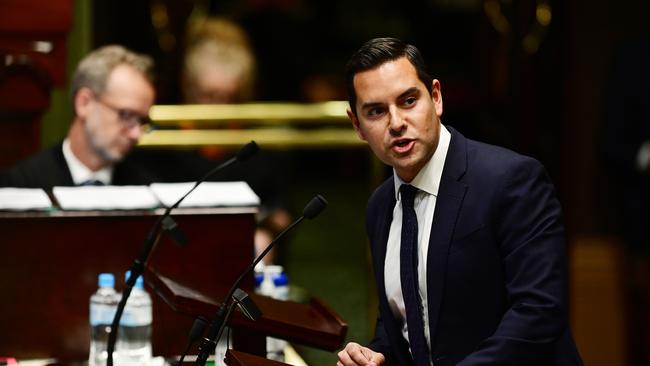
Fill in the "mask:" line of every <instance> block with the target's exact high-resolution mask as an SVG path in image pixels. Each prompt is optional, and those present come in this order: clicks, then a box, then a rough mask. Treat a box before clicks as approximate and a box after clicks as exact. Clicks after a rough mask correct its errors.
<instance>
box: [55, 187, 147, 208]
mask: <svg viewBox="0 0 650 366" xmlns="http://www.w3.org/2000/svg"><path fill="white" fill-rule="evenodd" d="M52 193H54V197H56V199H57V201H59V204H60V205H61V208H62V209H64V210H136V209H151V208H156V207H158V206H159V202H158V200H157V199H156V197H155V196H154V195H153V193H152V192H151V191H150V190H149V187H147V186H79V187H54V189H52Z"/></svg>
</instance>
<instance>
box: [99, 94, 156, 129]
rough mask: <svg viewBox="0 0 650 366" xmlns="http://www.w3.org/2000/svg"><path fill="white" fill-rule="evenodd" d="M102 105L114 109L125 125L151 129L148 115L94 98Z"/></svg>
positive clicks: (130, 127) (129, 127)
mask: <svg viewBox="0 0 650 366" xmlns="http://www.w3.org/2000/svg"><path fill="white" fill-rule="evenodd" d="M94 99H95V100H96V101H98V102H99V103H100V104H101V105H103V106H105V107H107V108H108V109H110V110H112V111H114V112H115V113H116V114H117V118H118V119H119V120H120V122H122V123H124V127H126V128H128V129H132V128H133V127H136V126H138V127H140V128H141V129H143V130H150V129H151V127H152V123H151V119H150V118H149V116H147V115H143V114H140V113H138V112H136V111H134V110H131V109H127V108H120V107H116V106H114V105H112V104H110V103H108V102H107V101H105V100H102V99H101V98H94Z"/></svg>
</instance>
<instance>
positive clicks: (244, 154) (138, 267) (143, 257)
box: [106, 141, 259, 366]
mask: <svg viewBox="0 0 650 366" xmlns="http://www.w3.org/2000/svg"><path fill="white" fill-rule="evenodd" d="M258 150H259V147H258V146H257V144H256V143H255V141H251V142H249V143H248V144H246V145H244V147H242V148H241V150H239V152H237V154H236V155H235V156H233V157H232V158H230V159H228V160H226V161H225V162H223V163H221V164H219V165H218V166H217V167H215V168H213V169H212V170H210V171H209V172H208V173H207V174H205V175H204V176H203V177H202V178H201V179H199V180H198V181H196V183H194V186H192V188H190V190H189V191H187V193H185V194H184V195H183V196H182V197H181V198H179V199H178V201H176V202H175V203H174V204H173V205H171V206H169V207H167V209H165V212H164V213H163V214H162V215H161V216H160V217H159V218H158V219H157V220H156V222H155V223H154V224H153V226H152V227H151V229H150V230H149V233H148V234H147V237H146V239H145V241H144V244H143V245H142V251H141V252H140V255H139V256H138V258H136V260H135V261H134V262H133V264H132V265H131V268H130V271H131V275H130V276H129V278H128V279H127V280H126V285H125V287H124V291H123V292H122V298H121V299H120V302H119V303H118V305H117V310H116V311H115V316H114V317H113V322H112V323H111V332H110V333H109V335H108V345H107V347H106V352H107V353H108V358H107V360H106V364H107V366H113V352H114V351H115V343H116V341H117V329H118V327H119V325H120V319H121V318H122V313H123V312H124V308H125V307H126V301H127V300H128V299H129V296H130V295H131V290H132V289H133V286H134V285H135V281H136V279H137V278H138V277H139V276H141V275H142V273H143V272H144V268H145V264H146V262H147V259H149V255H150V254H151V251H152V249H153V248H154V247H155V246H156V244H158V241H159V240H160V236H161V234H162V232H161V228H164V229H166V230H170V231H174V230H178V228H177V227H176V223H175V222H174V220H173V219H172V218H171V216H170V214H171V211H172V210H173V209H175V208H177V207H178V206H179V205H180V204H181V202H183V200H184V199H185V198H186V197H187V196H189V195H190V193H192V192H193V191H194V190H195V189H196V187H198V186H199V184H201V183H203V182H204V181H205V180H206V179H208V178H209V177H210V176H212V175H213V174H215V173H216V172H218V171H220V170H222V169H224V168H226V167H228V166H230V165H232V164H233V163H235V162H238V161H243V160H246V159H248V158H249V157H251V156H252V155H253V154H255V153H256V152H257V151H258ZM174 237H175V239H177V240H178V239H179V238H178V233H177V234H176V235H174ZM179 244H180V245H181V246H184V245H185V243H184V238H181V239H180V241H179Z"/></svg>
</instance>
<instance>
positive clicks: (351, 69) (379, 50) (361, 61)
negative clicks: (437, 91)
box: [345, 37, 433, 114]
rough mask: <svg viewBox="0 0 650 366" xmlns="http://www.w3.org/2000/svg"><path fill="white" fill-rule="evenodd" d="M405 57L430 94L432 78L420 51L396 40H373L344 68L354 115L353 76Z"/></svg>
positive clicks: (355, 100)
mask: <svg viewBox="0 0 650 366" xmlns="http://www.w3.org/2000/svg"><path fill="white" fill-rule="evenodd" d="M402 57H406V58H407V59H408V60H409V62H410V63H411V65H413V67H415V71H416V72H417V74H418V79H420V81H422V83H424V86H425V87H426V88H427V90H428V91H429V94H431V83H432V82H433V78H432V77H431V75H429V73H428V72H427V70H426V66H425V64H424V59H423V58H422V54H420V50H418V49H417V48H416V47H415V46H413V45H410V44H408V43H405V42H403V41H401V40H399V39H397V38H390V37H386V38H374V39H371V40H370V41H368V42H366V43H365V44H364V45H363V46H361V48H359V50H358V51H357V52H355V53H354V54H353V55H352V57H351V58H350V61H348V63H347V65H346V66H345V81H346V84H347V89H348V102H349V103H350V108H351V109H352V112H353V113H354V114H356V113H357V112H356V103H357V93H356V91H355V90H354V76H355V75H356V74H358V73H360V72H363V71H367V70H372V69H374V68H377V67H379V66H381V65H383V64H384V63H386V62H390V61H395V60H397V59H399V58H402Z"/></svg>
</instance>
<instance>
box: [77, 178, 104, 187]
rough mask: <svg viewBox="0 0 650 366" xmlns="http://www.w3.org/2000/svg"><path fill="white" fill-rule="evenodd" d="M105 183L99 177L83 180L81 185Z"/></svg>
mask: <svg viewBox="0 0 650 366" xmlns="http://www.w3.org/2000/svg"><path fill="white" fill-rule="evenodd" d="M103 185H105V184H104V182H102V181H101V180H98V179H88V180H86V181H83V182H81V184H80V186H103Z"/></svg>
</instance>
